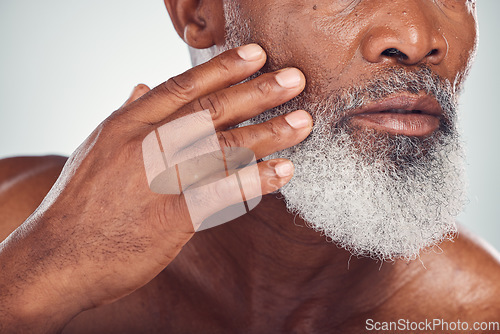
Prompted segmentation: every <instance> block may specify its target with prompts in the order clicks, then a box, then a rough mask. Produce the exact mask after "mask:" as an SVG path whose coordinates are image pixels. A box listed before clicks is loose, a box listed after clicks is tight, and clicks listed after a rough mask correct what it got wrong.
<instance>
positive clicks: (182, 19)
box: [164, 0, 225, 49]
mask: <svg viewBox="0 0 500 334" xmlns="http://www.w3.org/2000/svg"><path fill="white" fill-rule="evenodd" d="M164 1H165V6H166V7H167V10H168V13H169V14H170V18H171V19H172V23H173V24H174V28H175V30H176V31H177V34H178V35H179V36H180V37H181V38H182V39H183V40H184V42H186V43H187V44H188V45H189V46H191V47H193V48H196V49H206V48H209V47H211V46H213V45H215V44H217V45H221V44H223V43H224V34H225V30H224V24H225V22H224V10H223V5H222V0H164Z"/></svg>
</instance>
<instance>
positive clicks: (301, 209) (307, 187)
mask: <svg viewBox="0 0 500 334" xmlns="http://www.w3.org/2000/svg"><path fill="white" fill-rule="evenodd" d="M224 9H225V17H226V41H225V44H224V45H223V46H222V47H220V48H218V50H217V52H221V51H223V50H225V49H228V48H232V47H235V46H238V45H241V44H246V43H249V42H255V43H258V44H260V45H261V46H263V47H264V49H265V50H266V51H267V54H268V59H269V60H268V64H266V66H265V67H264V68H263V69H262V71H261V72H259V73H258V74H257V75H259V74H261V73H262V72H269V71H273V70H277V69H280V68H283V67H288V66H290V67H297V68H299V69H300V70H302V71H303V73H304V74H305V76H306V79H307V85H306V89H305V91H304V93H302V94H301V95H299V96H298V97H297V98H295V99H293V100H291V101H289V102H287V103H285V104H284V105H282V106H279V107H277V108H274V109H273V110H270V111H268V112H266V113H264V114H261V115H259V116H258V117H256V118H255V119H252V120H251V121H250V122H253V123H255V122H261V121H265V120H267V119H270V118H271V117H274V116H276V115H277V114H282V113H286V112H290V111H293V110H295V109H305V110H307V111H309V112H310V113H311V114H312V115H313V118H314V119H315V125H314V128H313V132H312V134H311V135H310V136H309V137H308V138H307V139H306V140H305V141H304V142H303V143H301V144H299V145H297V146H295V147H293V148H290V149H287V150H284V151H282V152H279V153H278V154H275V156H279V157H286V158H289V159H291V160H292V161H293V162H294V164H295V166H296V173H295V176H294V178H293V179H292V180H291V181H290V183H288V184H287V185H286V186H285V187H284V188H282V190H281V192H282V194H283V195H284V196H285V201H286V203H287V206H288V208H289V209H291V210H292V211H294V212H296V213H298V214H299V215H300V216H301V217H302V218H304V220H305V221H306V222H307V224H308V225H309V226H310V227H312V228H314V229H315V230H318V231H321V232H322V233H324V234H325V235H326V236H327V238H328V239H331V240H333V241H334V242H336V243H337V245H340V246H342V247H344V248H346V249H348V250H349V251H351V252H352V253H353V254H354V255H362V256H371V257H373V258H377V259H394V258H402V259H414V258H416V257H417V256H418V254H419V252H420V251H421V250H422V249H424V248H426V247H430V246H433V245H435V244H437V243H439V242H440V241H442V240H443V239H444V238H446V237H450V236H451V235H453V233H454V232H455V231H456V227H455V223H454V218H455V216H456V215H457V214H458V213H459V212H460V210H461V208H462V205H463V202H464V190H463V188H464V182H463V176H462V173H463V155H462V148H461V145H460V144H461V142H460V139H459V135H458V131H457V115H456V106H457V101H456V100H457V93H458V91H459V89H460V87H461V84H462V81H463V79H464V78H465V75H466V73H467V71H468V68H469V66H470V62H471V59H472V58H473V55H474V52H475V45H476V22H475V9H474V3H473V1H466V0H441V1H437V0H435V1H433V0H378V1H371V0H355V1H343V0H338V1H314V2H310V1H303V0H301V1H298V0H271V1H269V0H268V1H264V0H257V1H255V0H252V1H250V0H240V1H229V0H228V1H225V5H224Z"/></svg>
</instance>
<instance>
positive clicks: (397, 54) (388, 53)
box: [382, 48, 408, 60]
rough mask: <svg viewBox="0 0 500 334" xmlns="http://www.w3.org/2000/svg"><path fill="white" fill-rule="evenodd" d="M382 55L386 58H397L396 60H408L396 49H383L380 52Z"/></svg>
mask: <svg viewBox="0 0 500 334" xmlns="http://www.w3.org/2000/svg"><path fill="white" fill-rule="evenodd" d="M382 55H383V56H386V57H397V58H400V59H402V60H407V59H408V56H407V55H406V54H404V53H403V52H401V51H399V50H398V49H396V48H389V49H385V50H384V51H383V52H382Z"/></svg>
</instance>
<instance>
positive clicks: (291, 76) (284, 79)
mask: <svg viewBox="0 0 500 334" xmlns="http://www.w3.org/2000/svg"><path fill="white" fill-rule="evenodd" d="M276 82H278V85H280V86H281V87H283V88H295V87H297V86H298V85H300V71H299V70H298V69H296V68H287V69H284V70H281V71H280V72H279V73H278V74H276Z"/></svg>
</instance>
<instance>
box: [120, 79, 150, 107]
mask: <svg viewBox="0 0 500 334" xmlns="http://www.w3.org/2000/svg"><path fill="white" fill-rule="evenodd" d="M150 90H151V89H150V88H149V87H148V86H146V85H145V84H138V85H137V86H135V87H134V89H133V90H132V93H131V94H130V97H129V98H128V100H127V101H125V103H124V104H123V105H122V108H123V107H125V106H127V105H129V104H130V103H132V102H134V101H135V100H137V99H138V98H140V97H141V96H143V95H144V94H146V93H147V92H149V91H150Z"/></svg>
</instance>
